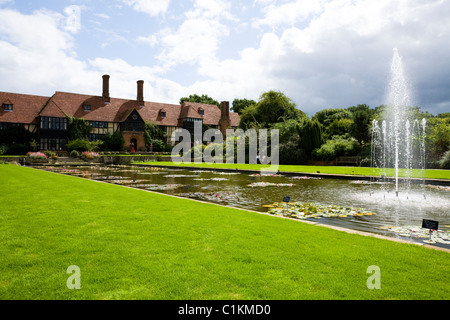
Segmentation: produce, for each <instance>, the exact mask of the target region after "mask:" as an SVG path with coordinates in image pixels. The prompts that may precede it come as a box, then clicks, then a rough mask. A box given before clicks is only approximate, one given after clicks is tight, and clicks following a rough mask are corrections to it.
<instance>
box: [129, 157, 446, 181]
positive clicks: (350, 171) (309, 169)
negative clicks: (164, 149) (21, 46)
mask: <svg viewBox="0 0 450 320" xmlns="http://www.w3.org/2000/svg"><path fill="white" fill-rule="evenodd" d="M133 163H135V164H148V165H162V166H183V167H199V168H210V169H240V170H255V171H259V170H261V169H265V168H269V166H267V165H259V164H228V163H223V164H209V163H198V164H197V163H193V162H192V163H177V162H172V161H158V162H136V161H135V162H133ZM279 171H280V172H298V173H317V171H320V173H326V174H338V175H360V176H381V175H382V174H384V173H383V172H382V171H381V170H375V171H374V170H373V169H372V168H365V167H337V166H306V165H280V166H279ZM386 175H387V176H395V170H394V169H388V170H387V172H386ZM399 176H400V177H404V176H406V170H405V169H401V170H400V171H399ZM410 176H411V177H412V178H427V179H450V170H437V169H426V170H424V172H423V171H422V170H414V169H413V170H411V172H410Z"/></svg>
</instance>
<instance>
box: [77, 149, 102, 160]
mask: <svg viewBox="0 0 450 320" xmlns="http://www.w3.org/2000/svg"><path fill="white" fill-rule="evenodd" d="M99 158H100V155H99V154H98V153H96V152H90V151H85V152H83V153H82V154H81V159H83V160H86V161H93V160H97V159H99Z"/></svg>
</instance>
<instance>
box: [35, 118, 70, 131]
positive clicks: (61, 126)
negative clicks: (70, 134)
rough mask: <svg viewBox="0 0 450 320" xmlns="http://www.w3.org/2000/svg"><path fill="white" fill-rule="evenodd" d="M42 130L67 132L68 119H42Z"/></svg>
mask: <svg viewBox="0 0 450 320" xmlns="http://www.w3.org/2000/svg"><path fill="white" fill-rule="evenodd" d="M41 129H48V130H67V119H66V118H52V117H42V118H41Z"/></svg>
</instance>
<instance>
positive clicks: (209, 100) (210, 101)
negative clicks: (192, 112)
mask: <svg viewBox="0 0 450 320" xmlns="http://www.w3.org/2000/svg"><path fill="white" fill-rule="evenodd" d="M183 102H195V103H204V104H212V105H216V106H217V107H219V108H220V103H219V102H218V101H217V100H214V99H213V98H211V97H210V96H208V95H206V94H202V95H201V96H199V95H198V94H191V95H190V96H189V97H183V98H181V99H180V104H183Z"/></svg>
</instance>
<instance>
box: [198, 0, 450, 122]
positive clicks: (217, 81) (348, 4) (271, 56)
mask: <svg viewBox="0 0 450 320" xmlns="http://www.w3.org/2000/svg"><path fill="white" fill-rule="evenodd" d="M259 3H260V1H258V4H259ZM266 3H267V5H269V6H272V8H273V9H274V10H275V11H276V9H277V8H279V9H280V11H279V12H278V13H281V12H287V11H285V10H286V8H288V7H289V6H290V7H289V8H292V9H293V8H294V7H295V6H296V5H298V3H299V2H297V1H291V2H289V3H286V2H284V4H283V5H280V6H279V7H273V6H274V2H269V1H267V2H266ZM306 3H309V4H311V6H310V7H306V9H305V11H304V13H305V15H302V14H300V13H295V14H293V15H292V16H289V15H287V16H286V17H287V19H286V20H285V21H283V20H282V19H281V18H279V17H281V16H280V15H278V13H276V12H273V13H271V14H269V13H268V11H267V14H266V16H265V17H264V19H262V20H261V21H259V23H260V26H262V25H264V24H265V23H267V25H269V24H272V26H279V27H283V28H280V30H281V32H278V33H277V32H276V31H272V32H269V33H265V34H264V35H263V36H262V38H261V41H260V43H259V45H258V46H256V47H254V48H247V49H244V50H242V51H241V52H240V55H239V58H237V59H228V60H224V61H218V60H216V59H210V60H206V59H205V60H204V61H203V63H202V64H200V65H199V68H198V73H199V74H200V75H202V76H205V77H208V79H207V80H204V81H197V82H195V83H193V84H192V85H191V86H190V87H191V89H197V90H198V91H193V92H205V91H207V92H210V93H211V95H212V96H214V97H215V98H216V99H230V100H232V99H234V98H235V97H247V98H253V99H257V98H258V96H259V95H260V94H261V93H262V92H263V91H267V90H270V89H276V90H281V91H283V92H285V93H286V94H287V95H288V96H290V97H292V98H293V99H294V100H295V101H296V102H297V104H298V106H299V107H300V108H301V109H303V110H304V111H306V112H308V113H309V114H314V113H315V112H316V111H318V110H320V109H323V108H328V107H348V106H351V105H356V104H359V103H367V104H369V105H371V106H372V107H376V106H378V105H379V104H382V103H384V102H385V101H384V97H385V94H386V86H387V84H388V77H389V66H390V60H391V58H392V48H394V47H398V48H399V50H400V53H401V55H403V56H404V57H405V59H404V60H405V64H406V68H407V69H408V68H409V74H411V76H412V77H413V81H412V82H413V83H416V84H419V83H421V82H423V85H422V86H420V88H417V89H418V90H420V91H422V92H423V93H422V94H423V95H424V94H426V92H425V90H426V88H427V87H430V89H428V90H429V92H430V93H429V96H427V97H426V98H425V97H424V98H422V100H421V99H419V101H417V103H421V102H422V104H423V105H428V106H429V105H431V104H432V103H433V102H432V101H433V100H437V99H438V98H437V97H436V96H434V97H433V96H432V92H434V93H435V89H432V88H435V87H434V86H433V85H431V83H430V80H431V82H436V81H439V80H437V79H436V78H435V77H434V76H433V73H434V74H435V76H438V75H440V74H442V77H443V79H448V76H445V72H443V71H442V70H450V50H448V44H446V43H445V41H444V39H445V38H447V39H448V38H450V21H448V19H443V17H445V14H444V13H445V12H450V4H448V3H446V2H444V1H425V0H417V1H414V2H413V3H412V2H408V3H407V5H406V2H404V1H400V2H392V1H390V0H381V1H368V0H356V1H346V0H334V1H328V2H327V3H323V5H322V7H320V8H319V7H317V8H316V7H314V5H313V4H312V2H306ZM308 15H310V16H309V18H305V17H306V16H308ZM302 19H303V20H302ZM269 22H270V23H269ZM286 22H287V23H288V28H286V26H283V25H286ZM291 24H293V25H291ZM444 48H445V49H444ZM430 52H432V54H431V56H428V57H427V55H430ZM408 57H409V58H408ZM432 57H433V58H435V61H432V60H430V59H433V58H432ZM421 75H423V76H425V75H427V76H426V77H425V78H424V79H421ZM414 78H415V80H414ZM441 81H444V82H445V81H446V80H441ZM433 90H434V91H433ZM444 94H445V90H442V92H441V93H440V95H444ZM446 96H447V98H446V99H447V101H450V96H449V95H448V94H447V95H446ZM428 98H431V99H429V100H428ZM443 99H445V98H443ZM445 105H446V106H447V107H449V106H450V103H449V102H447V103H446V104H445ZM438 107H440V108H441V111H440V112H444V110H443V109H442V104H438V103H437V104H436V108H438Z"/></svg>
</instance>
